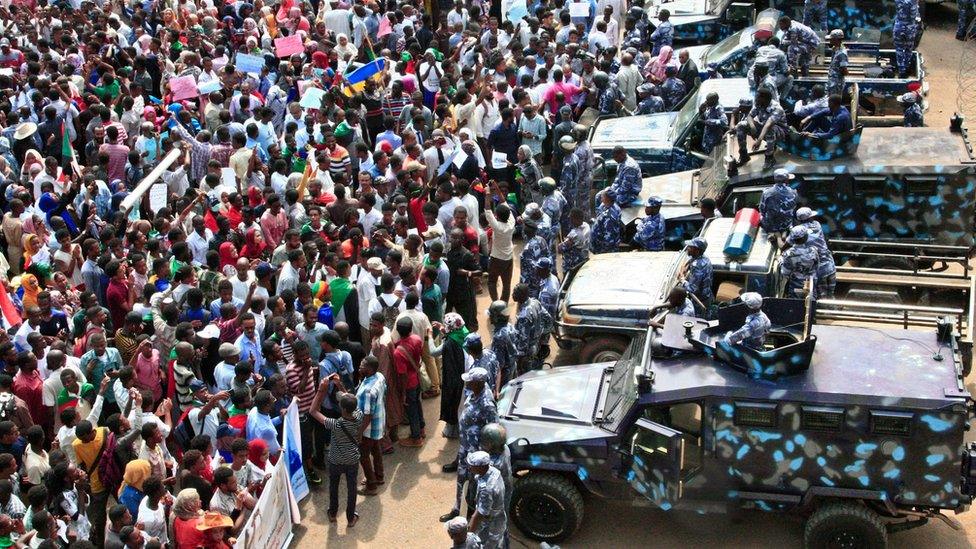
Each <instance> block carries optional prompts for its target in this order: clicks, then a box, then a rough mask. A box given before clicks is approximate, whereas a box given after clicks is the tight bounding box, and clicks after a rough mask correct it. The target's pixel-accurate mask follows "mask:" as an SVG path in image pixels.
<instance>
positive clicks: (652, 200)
mask: <svg viewBox="0 0 976 549" xmlns="http://www.w3.org/2000/svg"><path fill="white" fill-rule="evenodd" d="M663 203H664V201H663V200H661V197H659V196H652V197H649V198H648V199H647V202H645V205H646V206H648V207H654V206H660V205H661V204H663Z"/></svg>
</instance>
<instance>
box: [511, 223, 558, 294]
mask: <svg viewBox="0 0 976 549" xmlns="http://www.w3.org/2000/svg"><path fill="white" fill-rule="evenodd" d="M550 253H551V252H550V249H549V242H548V241H546V239H545V237H543V236H542V234H541V233H536V235H535V236H533V237H532V238H530V239H529V241H528V242H526V243H525V247H523V248H522V253H521V254H520V255H519V270H520V271H521V272H520V273H519V282H521V283H523V284H526V285H528V286H529V291H530V292H531V291H532V290H533V288H535V289H536V291H538V287H539V277H538V276H537V275H536V274H535V271H536V265H537V264H538V263H539V260H540V259H542V258H543V257H550Z"/></svg>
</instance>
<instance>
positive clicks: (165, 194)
mask: <svg viewBox="0 0 976 549" xmlns="http://www.w3.org/2000/svg"><path fill="white" fill-rule="evenodd" d="M168 199H169V185H167V184H166V183H156V184H155V185H153V186H152V187H150V188H149V209H150V210H151V211H152V213H157V212H159V210H162V209H163V208H165V207H166V202H167V200H168Z"/></svg>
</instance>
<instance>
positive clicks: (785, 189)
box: [759, 168, 796, 235]
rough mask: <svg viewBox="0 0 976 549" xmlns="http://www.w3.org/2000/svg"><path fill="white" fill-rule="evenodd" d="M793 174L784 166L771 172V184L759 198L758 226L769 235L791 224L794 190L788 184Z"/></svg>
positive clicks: (784, 230)
mask: <svg viewBox="0 0 976 549" xmlns="http://www.w3.org/2000/svg"><path fill="white" fill-rule="evenodd" d="M793 177H794V176H793V174H791V173H790V172H788V171H786V170H785V169H784V168H778V169H777V170H776V171H774V172H773V186H772V187H768V188H766V189H765V190H763V192H762V196H761V197H760V198H759V226H760V227H762V228H763V230H764V231H766V232H767V233H769V234H770V235H772V234H774V233H784V232H786V231H787V230H789V228H790V227H791V226H792V225H793V211H794V210H795V209H796V191H795V190H793V188H792V187H790V186H789V184H788V183H789V181H790V180H791V179H793Z"/></svg>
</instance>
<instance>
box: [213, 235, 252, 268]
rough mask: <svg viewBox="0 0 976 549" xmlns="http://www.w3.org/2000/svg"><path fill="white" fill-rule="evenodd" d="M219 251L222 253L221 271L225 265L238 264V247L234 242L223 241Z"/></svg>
mask: <svg viewBox="0 0 976 549" xmlns="http://www.w3.org/2000/svg"><path fill="white" fill-rule="evenodd" d="M251 230H254V229H251ZM217 252H218V253H219V254H220V270H221V271H223V270H224V267H226V266H228V265H230V266H234V265H236V264H237V249H236V248H234V243H233V242H222V243H221V244H220V248H218V249H217Z"/></svg>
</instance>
